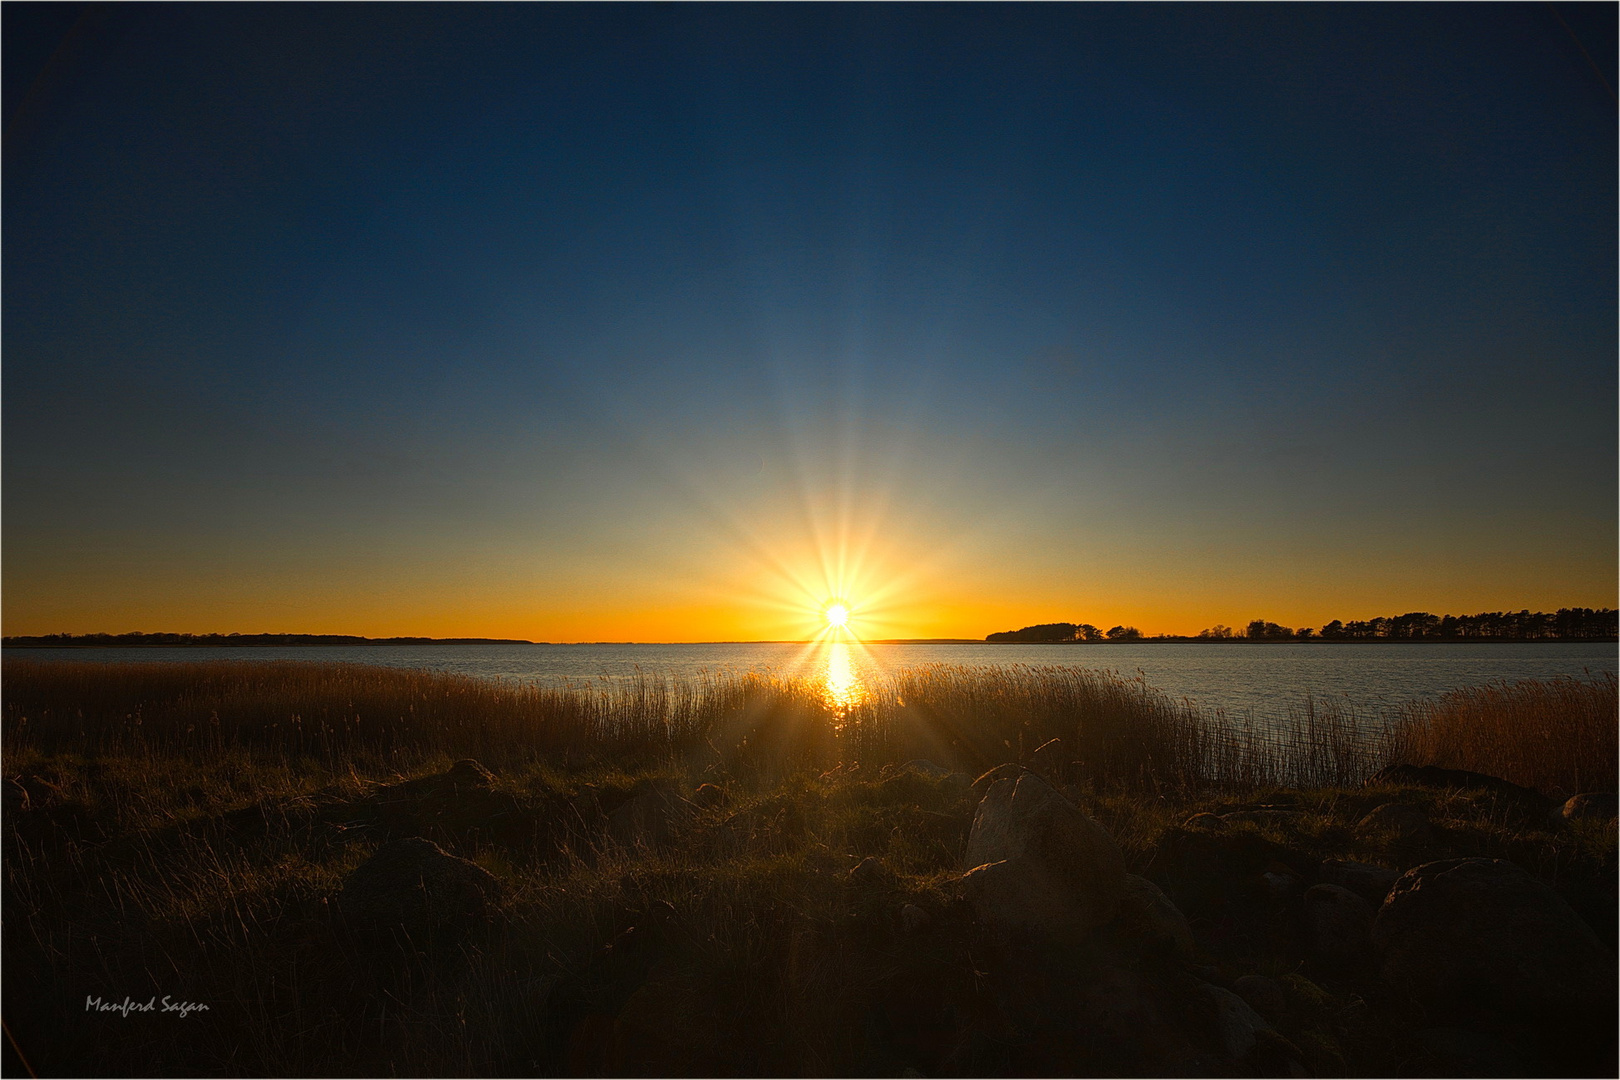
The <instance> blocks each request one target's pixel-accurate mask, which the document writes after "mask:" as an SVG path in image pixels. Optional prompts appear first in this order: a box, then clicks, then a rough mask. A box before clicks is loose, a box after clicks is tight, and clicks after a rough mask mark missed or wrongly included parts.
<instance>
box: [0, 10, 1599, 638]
mask: <svg viewBox="0 0 1620 1080" xmlns="http://www.w3.org/2000/svg"><path fill="white" fill-rule="evenodd" d="M1615 10H1616V9H1615V6H1614V5H1581V4H1557V5H1547V4H1529V5H1517V4H1489V5H1480V6H1475V5H1469V4H1439V5H1412V6H1408V5H1400V4H1379V5H1362V4H1352V5H1345V6H1336V5H1233V6H1226V5H1213V6H1181V5H1172V4H1154V5H1143V6H1133V5H1090V4H1081V5H1067V4H1040V5H1021V4H993V5H977V4H951V5H932V4H905V5H894V6H890V5H884V4H847V5H827V6H823V5H818V4H793V5H781V6H754V5H748V4H740V5H730V4H726V5H703V4H676V5H631V6H617V5H595V4H590V5H578V6H576V5H465V6H463V5H433V4H412V5H397V6H396V5H390V4H366V5H333V6H326V5H315V4H300V5H207V4H195V5H192V4H187V5H174V6H169V5H163V4H153V5H147V4H141V5H108V6H99V7H98V6H81V5H72V4H65V5H30V4H22V3H7V4H6V5H4V8H3V9H0V11H3V18H4V34H3V41H4V48H5V56H4V89H3V97H4V101H3V108H4V121H5V136H4V138H5V146H4V158H3V194H4V203H3V228H4V233H3V241H4V242H3V246H0V269H3V279H0V288H3V294H0V296H3V324H0V331H3V337H0V407H3V420H4V424H3V459H0V467H3V475H0V480H3V483H0V509H3V516H0V529H3V549H0V555H3V559H0V569H3V607H0V612H3V622H4V631H5V633H7V634H38V633H60V632H73V633H89V632H113V633H118V632H126V631H132V630H143V631H149V632H153V631H170V632H192V633H209V632H222V633H229V632H242V633H256V632H291V633H346V634H365V635H371V636H388V635H427V636H486V637H518V638H528V639H532V640H542V641H605V640H611V641H630V640H637V641H705V640H756V639H783V638H803V637H806V636H808V635H809V634H811V633H814V632H815V631H816V630H817V629H819V628H820V627H821V626H822V625H823V620H822V619H821V611H822V609H823V608H824V607H825V606H826V605H827V604H828V603H830V602H832V601H835V600H836V601H842V602H845V603H847V604H848V605H849V607H850V609H851V612H852V617H851V628H852V629H853V630H855V632H857V633H858V634H861V635H864V636H867V637H973V638H977V637H982V636H983V635H985V634H987V633H990V632H992V631H997V630H1007V629H1013V628H1016V627H1019V626H1024V625H1028V624H1032V623H1039V622H1052V621H1072V622H1089V623H1092V624H1095V625H1098V626H1101V627H1105V628H1106V627H1108V626H1111V625H1114V624H1125V625H1134V626H1137V627H1140V628H1141V629H1142V630H1143V631H1144V632H1145V633H1149V634H1152V633H1196V632H1198V631H1199V630H1200V629H1203V628H1205V627H1208V626H1212V625H1215V624H1217V623H1225V624H1229V625H1241V624H1242V623H1245V622H1247V621H1248V620H1250V619H1253V618H1265V619H1268V620H1272V621H1276V622H1281V623H1284V624H1286V625H1291V626H1298V625H1315V626H1320V625H1321V624H1322V623H1325V622H1327V621H1328V620H1330V619H1335V618H1339V619H1345V620H1349V619H1356V618H1369V617H1373V616H1378V615H1389V614H1399V613H1401V612H1406V611H1430V612H1434V613H1446V612H1449V613H1455V614H1463V613H1474V612H1478V611H1493V610H1502V609H1514V610H1517V609H1520V608H1526V607H1527V608H1530V609H1531V610H1553V609H1555V608H1558V607H1563V606H1589V607H1602V606H1615V604H1616V589H1617V570H1616V565H1617V563H1616V550H1617V527H1616V521H1617V513H1620V507H1617V496H1616V492H1617V483H1620V477H1617V466H1616V462H1617V425H1616V415H1617V412H1616V401H1617V385H1616V319H1617V311H1616V295H1617V289H1620V281H1617V271H1616V267H1617V245H1616V190H1617V184H1616V180H1617V177H1616V159H1617V146H1616V100H1615V97H1614V95H1613V91H1612V89H1611V88H1612V87H1613V86H1614V85H1615V82H1616V79H1615V72H1614V70H1613V68H1614V56H1615V53H1616V30H1615Z"/></svg>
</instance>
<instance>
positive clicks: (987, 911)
mask: <svg viewBox="0 0 1620 1080" xmlns="http://www.w3.org/2000/svg"><path fill="white" fill-rule="evenodd" d="M965 865H966V866H967V867H969V868H971V869H970V870H969V872H968V874H967V875H966V877H965V878H964V879H963V881H964V884H965V886H966V893H967V896H968V898H969V900H970V901H971V902H972V903H973V907H974V910H975V912H976V913H977V914H978V916H979V919H980V921H982V922H984V923H986V924H987V925H998V926H1002V927H1006V928H1020V929H1023V930H1026V931H1029V932H1031V933H1033V934H1035V935H1036V936H1038V937H1048V938H1053V939H1070V940H1072V939H1077V938H1081V937H1084V936H1086V935H1087V934H1089V933H1090V932H1091V931H1092V930H1094V929H1095V928H1096V927H1099V926H1101V925H1103V924H1104V923H1106V922H1108V921H1109V920H1111V919H1112V918H1113V917H1114V914H1115V912H1116V911H1117V910H1118V908H1119V902H1120V898H1121V896H1122V895H1123V894H1124V891H1125V859H1124V857H1123V856H1122V855H1121V854H1120V851H1119V848H1118V847H1117V846H1116V845H1115V844H1114V840H1113V837H1111V836H1109V835H1108V832H1107V831H1106V830H1105V829H1104V828H1103V827H1102V826H1101V825H1098V824H1097V823H1096V822H1095V821H1093V820H1091V818H1089V817H1087V816H1086V815H1085V814H1083V813H1081V812H1080V810H1079V809H1078V808H1076V807H1075V805H1074V804H1073V803H1071V802H1069V801H1068V800H1067V799H1065V798H1064V797H1063V796H1062V795H1059V794H1058V793H1057V792H1056V791H1055V790H1053V788H1052V786H1051V785H1050V784H1048V783H1047V782H1046V781H1045V780H1042V779H1041V778H1040V777H1039V776H1036V775H1035V774H1034V773H1024V774H1023V775H1022V776H1020V777H1018V778H1017V779H1016V780H1014V779H1012V778H1011V777H1003V778H1001V779H999V780H997V781H996V782H995V783H994V784H992V785H991V786H990V790H989V791H987V792H986V793H985V796H984V798H983V799H982V800H981V801H980V803H979V808H978V811H977V813H975V814H974V817H973V828H972V831H971V832H970V833H969V834H968V844H967V857H966V860H965Z"/></svg>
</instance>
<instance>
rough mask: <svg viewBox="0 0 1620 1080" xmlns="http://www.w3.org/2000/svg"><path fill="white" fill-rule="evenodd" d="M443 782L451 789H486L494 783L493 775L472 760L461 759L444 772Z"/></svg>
mask: <svg viewBox="0 0 1620 1080" xmlns="http://www.w3.org/2000/svg"><path fill="white" fill-rule="evenodd" d="M444 780H445V782H446V783H447V784H449V785H450V786H451V787H452V788H487V787H489V786H491V785H492V784H494V783H495V774H494V773H492V772H490V771H489V770H488V769H486V768H484V767H483V766H482V765H480V764H478V762H476V761H474V760H473V759H472V758H463V759H462V760H460V761H458V762H456V763H455V764H454V765H452V766H450V768H449V769H447V770H446V771H445V774H444Z"/></svg>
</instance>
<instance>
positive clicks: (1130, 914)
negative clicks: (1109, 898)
mask: <svg viewBox="0 0 1620 1080" xmlns="http://www.w3.org/2000/svg"><path fill="white" fill-rule="evenodd" d="M1115 922H1116V924H1117V925H1118V926H1119V927H1120V929H1122V930H1124V931H1125V932H1126V933H1128V934H1131V935H1133V936H1135V937H1138V938H1141V939H1143V940H1145V941H1151V942H1156V943H1157V944H1159V945H1161V946H1164V947H1166V948H1169V949H1170V950H1172V951H1173V952H1175V954H1176V955H1178V956H1181V957H1191V956H1192V955H1193V952H1194V945H1193V933H1192V927H1191V926H1189V925H1188V923H1187V917H1186V916H1185V915H1183V914H1182V913H1181V910H1180V909H1179V908H1177V907H1176V905H1175V904H1173V903H1171V901H1170V898H1169V897H1168V896H1166V895H1164V890H1162V889H1160V888H1159V887H1158V886H1157V885H1155V884H1153V882H1151V881H1149V880H1148V879H1147V878H1144V877H1137V876H1136V875H1135V874H1126V875H1125V888H1124V892H1123V893H1122V894H1121V897H1120V904H1119V915H1118V917H1117V918H1116V920H1115Z"/></svg>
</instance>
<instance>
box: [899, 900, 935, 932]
mask: <svg viewBox="0 0 1620 1080" xmlns="http://www.w3.org/2000/svg"><path fill="white" fill-rule="evenodd" d="M933 921H934V917H933V916H932V915H930V914H928V912H926V911H924V910H923V909H922V908H920V907H918V906H917V905H916V904H907V905H905V906H904V907H902V908H901V909H900V926H901V927H902V928H903V929H904V930H905V932H906V933H908V934H915V933H916V932H917V931H919V930H926V929H927V928H928V925H929V924H930V923H932V922H933Z"/></svg>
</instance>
